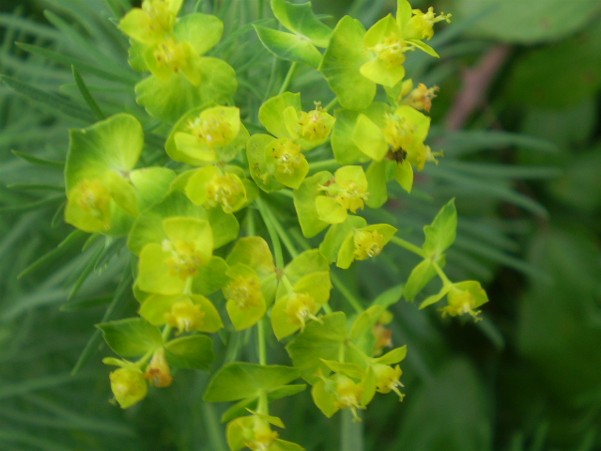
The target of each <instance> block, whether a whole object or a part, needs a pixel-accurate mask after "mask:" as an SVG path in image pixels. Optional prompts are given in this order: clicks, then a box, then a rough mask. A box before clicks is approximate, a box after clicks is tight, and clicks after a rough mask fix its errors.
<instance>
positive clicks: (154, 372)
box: [144, 348, 173, 388]
mask: <svg viewBox="0 0 601 451" xmlns="http://www.w3.org/2000/svg"><path fill="white" fill-rule="evenodd" d="M144 377H145V378H146V379H147V380H148V381H149V382H150V383H151V384H152V385H154V386H155V387H159V388H161V387H169V386H170V385H171V384H172V383H173V376H171V370H170V369H169V364H168V363H167V359H166V358H165V348H159V349H157V350H156V351H155V353H154V354H153V355H152V360H151V361H150V363H149V364H148V366H147V367H146V372H145V373H144Z"/></svg>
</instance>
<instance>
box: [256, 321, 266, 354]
mask: <svg viewBox="0 0 601 451" xmlns="http://www.w3.org/2000/svg"><path fill="white" fill-rule="evenodd" d="M257 341H258V350H259V363H260V364H261V365H267V346H266V344H265V323H264V319H261V320H260V321H259V322H258V323H257Z"/></svg>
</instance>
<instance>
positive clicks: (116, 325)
mask: <svg viewBox="0 0 601 451" xmlns="http://www.w3.org/2000/svg"><path fill="white" fill-rule="evenodd" d="M96 327H98V328H99V329H100V330H101V331H102V335H103V336H104V340H105V341H106V343H107V344H108V345H109V347H110V348H111V349H112V350H113V351H114V352H116V353H117V354H119V355H121V356H123V357H137V356H141V355H144V354H146V353H148V352H152V351H154V350H156V349H157V348H159V347H161V346H162V345H163V337H162V336H161V331H160V330H159V329H158V328H157V327H156V326H153V325H151V324H150V323H148V322H147V321H146V320H144V319H142V318H128V319H122V320H118V321H111V322H108V323H101V324H98V325H97V326H96Z"/></svg>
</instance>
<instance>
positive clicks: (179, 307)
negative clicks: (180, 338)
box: [165, 299, 206, 333]
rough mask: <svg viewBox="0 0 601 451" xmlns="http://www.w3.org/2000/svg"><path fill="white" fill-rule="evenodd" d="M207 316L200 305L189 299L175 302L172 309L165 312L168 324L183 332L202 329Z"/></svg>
mask: <svg viewBox="0 0 601 451" xmlns="http://www.w3.org/2000/svg"><path fill="white" fill-rule="evenodd" d="M205 316H206V315H205V313H204V312H203V311H202V309H201V308H200V305H198V304H194V303H193V302H192V301H190V300H189V299H187V300H185V301H178V302H176V303H174V304H173V305H172V306H171V311H169V312H168V313H166V314H165V320H166V321H167V324H169V325H170V326H171V327H176V328H177V330H178V332H179V333H182V332H191V331H193V330H198V329H200V327H201V326H202V322H203V320H204V317H205Z"/></svg>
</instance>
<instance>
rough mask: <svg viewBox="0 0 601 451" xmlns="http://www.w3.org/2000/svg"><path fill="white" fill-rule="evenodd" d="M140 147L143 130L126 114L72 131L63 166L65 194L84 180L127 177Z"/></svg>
mask: <svg viewBox="0 0 601 451" xmlns="http://www.w3.org/2000/svg"><path fill="white" fill-rule="evenodd" d="M143 145H144V135H143V131H142V126H141V125H140V123H139V122H138V120H137V119H136V118H135V117H134V116H131V115H129V114H125V113H119V114H116V115H114V116H111V117H109V118H108V119H105V120H103V121H100V122H97V123H96V124H94V125H92V126H90V127H88V128H84V129H76V130H71V132H70V143H69V151H68V153H67V163H66V165H65V186H66V188H67V190H71V189H72V188H73V187H74V186H75V185H76V184H77V183H78V182H80V181H81V180H84V179H102V178H103V177H104V175H105V173H107V172H109V171H110V172H114V173H116V174H121V173H128V172H129V171H130V170H131V169H133V167H134V166H135V164H136V163H137V162H138V159H139V158H140V153H141V152H142V146H143Z"/></svg>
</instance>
